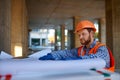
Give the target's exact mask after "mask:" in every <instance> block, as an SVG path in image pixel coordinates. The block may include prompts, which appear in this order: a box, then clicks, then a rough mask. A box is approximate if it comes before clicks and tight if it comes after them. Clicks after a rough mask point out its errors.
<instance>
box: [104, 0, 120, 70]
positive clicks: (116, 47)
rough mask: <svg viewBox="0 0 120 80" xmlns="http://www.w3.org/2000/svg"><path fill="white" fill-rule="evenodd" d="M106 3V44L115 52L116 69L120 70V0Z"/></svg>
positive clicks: (108, 0)
mask: <svg viewBox="0 0 120 80" xmlns="http://www.w3.org/2000/svg"><path fill="white" fill-rule="evenodd" d="M105 1H106V30H107V31H106V33H107V35H106V37H107V38H106V43H107V45H108V46H109V47H110V48H111V50H112V51H113V54H114V57H115V66H116V69H120V60H119V59H120V0H105Z"/></svg>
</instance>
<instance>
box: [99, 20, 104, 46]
mask: <svg viewBox="0 0 120 80" xmlns="http://www.w3.org/2000/svg"><path fill="white" fill-rule="evenodd" d="M98 24H99V40H100V42H102V43H104V44H106V25H105V24H106V23H105V18H100V19H98Z"/></svg>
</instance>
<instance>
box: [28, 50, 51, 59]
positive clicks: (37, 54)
mask: <svg viewBox="0 0 120 80" xmlns="http://www.w3.org/2000/svg"><path fill="white" fill-rule="evenodd" d="M50 52H52V50H51V49H45V50H42V51H38V52H36V53H33V54H31V55H29V56H28V57H29V58H36V59H39V58H40V57H42V56H44V55H47V54H48V53H50Z"/></svg>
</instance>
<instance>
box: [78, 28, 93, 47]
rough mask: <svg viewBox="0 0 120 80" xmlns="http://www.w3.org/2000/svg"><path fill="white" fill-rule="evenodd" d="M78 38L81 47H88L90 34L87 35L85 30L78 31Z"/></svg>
mask: <svg viewBox="0 0 120 80" xmlns="http://www.w3.org/2000/svg"><path fill="white" fill-rule="evenodd" d="M78 36H79V39H80V43H81V44H82V45H88V44H89V43H90V42H91V32H90V33H89V32H88V30H87V29H82V30H80V31H79V32H78Z"/></svg>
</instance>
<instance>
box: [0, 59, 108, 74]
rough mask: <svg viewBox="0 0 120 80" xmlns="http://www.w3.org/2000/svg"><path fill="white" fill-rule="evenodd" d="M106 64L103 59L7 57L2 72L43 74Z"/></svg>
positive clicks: (86, 68) (3, 61) (1, 64)
mask: <svg viewBox="0 0 120 80" xmlns="http://www.w3.org/2000/svg"><path fill="white" fill-rule="evenodd" d="M105 65H106V63H105V61H104V60H103V59H84V60H66V61H63V60H57V61H54V60H37V59H33V58H25V59H6V60H0V74H3V75H5V74H21V73H30V72H39V73H41V75H43V74H49V73H55V72H66V71H79V70H89V69H91V68H95V69H101V68H104V67H105Z"/></svg>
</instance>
